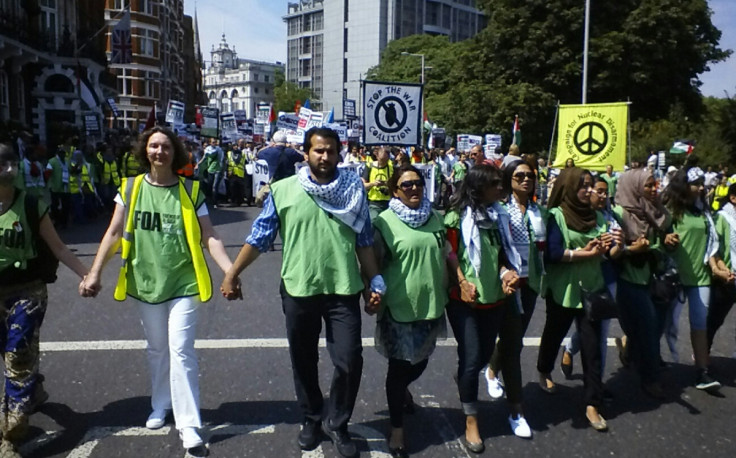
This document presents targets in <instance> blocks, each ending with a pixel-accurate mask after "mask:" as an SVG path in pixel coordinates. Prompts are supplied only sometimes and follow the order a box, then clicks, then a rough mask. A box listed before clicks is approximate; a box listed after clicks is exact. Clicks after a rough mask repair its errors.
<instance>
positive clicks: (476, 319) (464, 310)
mask: <svg viewBox="0 0 736 458" xmlns="http://www.w3.org/2000/svg"><path fill="white" fill-rule="evenodd" d="M505 309H506V306H505V305H499V306H496V307H494V308H491V309H478V308H473V307H471V306H470V304H466V303H464V302H460V301H455V300H452V301H450V303H449V304H448V306H447V309H446V310H447V318H448V319H449V320H450V326H452V332H453V334H454V335H455V340H457V356H458V368H457V387H458V391H459V393H460V402H461V403H462V404H463V412H464V413H465V415H477V413H478V406H477V403H478V372H480V370H481V369H482V368H483V366H485V365H486V364H487V363H488V360H489V359H490V358H491V354H493V347H494V346H495V344H496V336H497V335H498V328H499V326H501V320H502V319H503V313H504V311H505Z"/></svg>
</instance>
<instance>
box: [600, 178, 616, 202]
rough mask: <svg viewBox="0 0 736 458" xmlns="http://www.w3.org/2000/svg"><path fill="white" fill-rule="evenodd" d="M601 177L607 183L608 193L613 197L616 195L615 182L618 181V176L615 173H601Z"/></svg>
mask: <svg viewBox="0 0 736 458" xmlns="http://www.w3.org/2000/svg"><path fill="white" fill-rule="evenodd" d="M601 177H602V178H603V179H604V180H606V183H607V184H608V195H609V196H610V197H614V196H615V195H616V184H617V183H618V177H617V176H616V175H613V176H610V175H608V174H607V173H603V174H601Z"/></svg>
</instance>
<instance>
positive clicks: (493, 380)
mask: <svg viewBox="0 0 736 458" xmlns="http://www.w3.org/2000/svg"><path fill="white" fill-rule="evenodd" d="M483 374H485V376H486V382H488V395H489V396H490V397H491V399H499V398H501V397H503V385H502V384H501V381H500V380H499V379H498V378H497V377H491V376H489V375H488V369H486V370H485V371H483Z"/></svg>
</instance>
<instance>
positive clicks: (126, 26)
mask: <svg viewBox="0 0 736 458" xmlns="http://www.w3.org/2000/svg"><path fill="white" fill-rule="evenodd" d="M110 51H111V55H110V63H111V64H129V63H130V62H131V61H132V60H133V43H132V40H131V35H130V10H125V14H123V17H122V19H120V21H118V23H117V25H115V27H113V29H112V36H111V37H110Z"/></svg>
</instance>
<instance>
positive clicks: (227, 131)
mask: <svg viewBox="0 0 736 458" xmlns="http://www.w3.org/2000/svg"><path fill="white" fill-rule="evenodd" d="M220 124H221V125H222V139H223V140H229V141H234V140H235V139H237V138H238V125H237V124H236V122H235V115H234V114H233V113H223V114H221V115H220Z"/></svg>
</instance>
